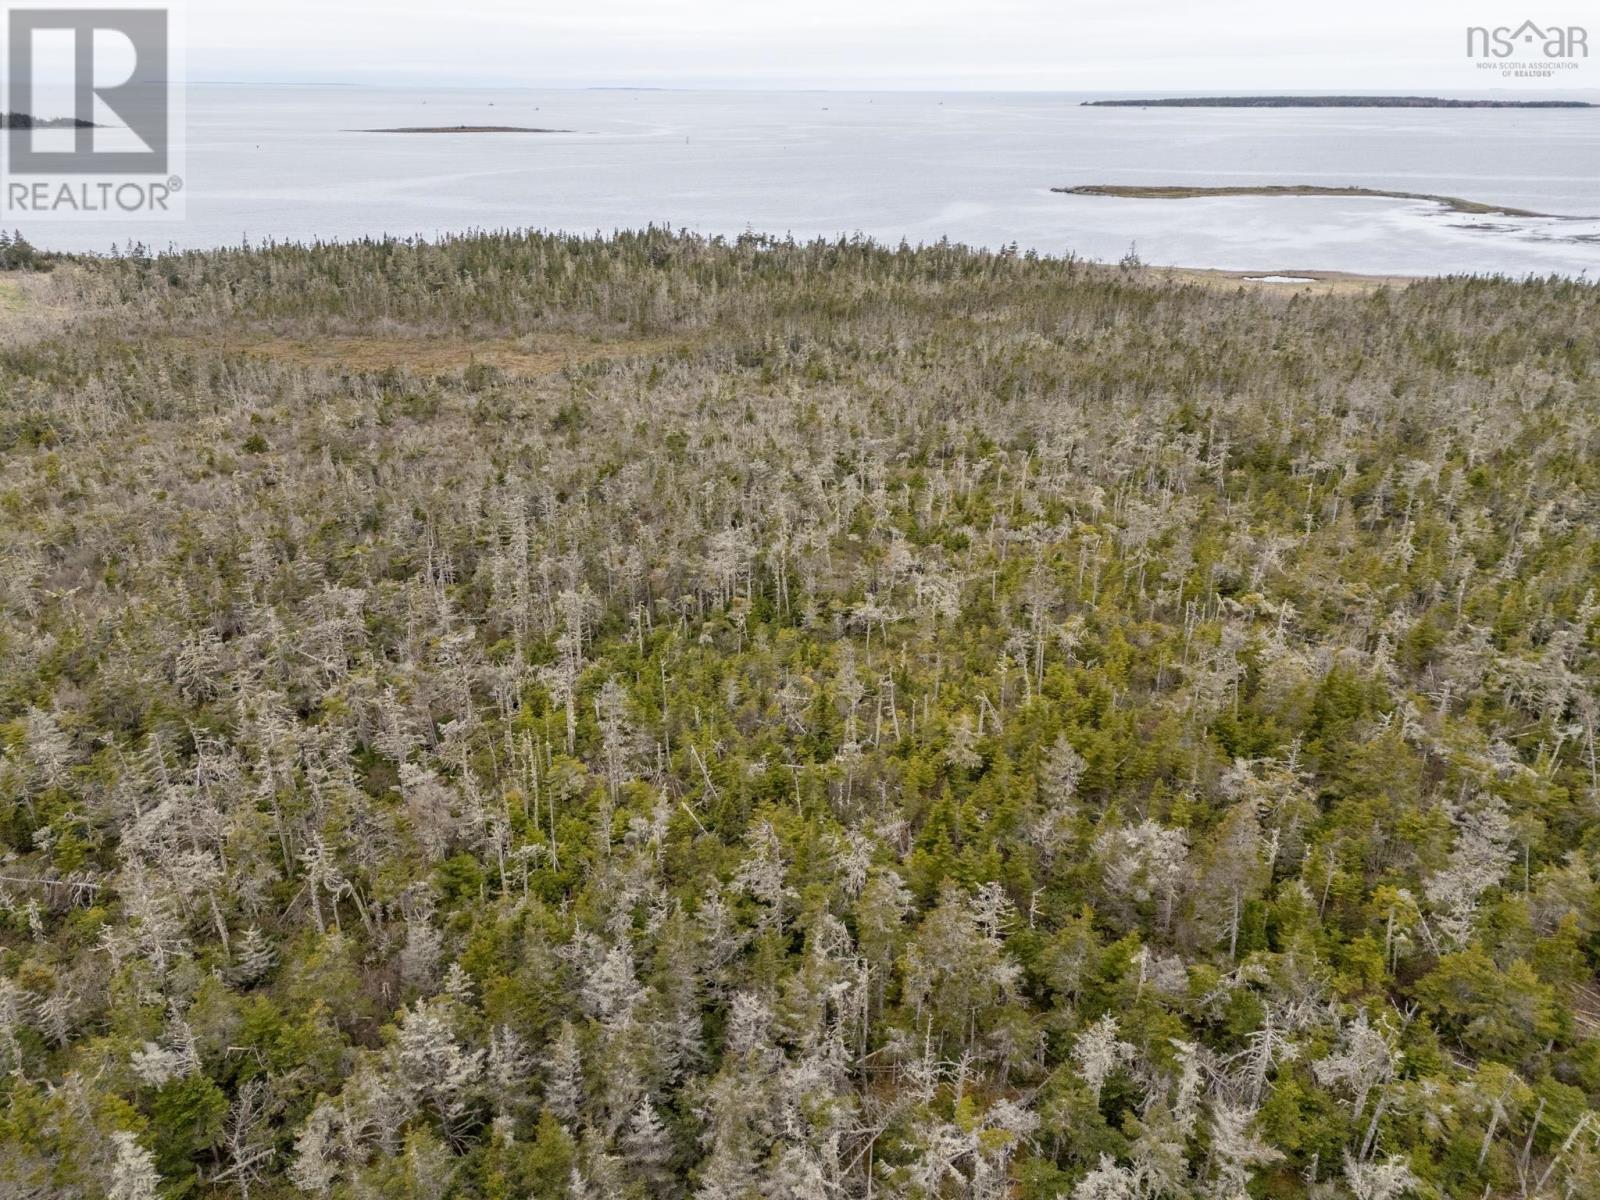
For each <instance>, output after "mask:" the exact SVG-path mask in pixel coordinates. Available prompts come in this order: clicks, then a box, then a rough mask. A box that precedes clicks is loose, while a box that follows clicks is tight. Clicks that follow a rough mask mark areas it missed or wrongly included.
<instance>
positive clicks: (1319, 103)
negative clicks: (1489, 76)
mask: <svg viewBox="0 0 1600 1200" xmlns="http://www.w3.org/2000/svg"><path fill="white" fill-rule="evenodd" d="M1083 107H1084V108H1594V107H1595V106H1594V105H1593V104H1590V103H1589V102H1588V101H1586V100H1448V99H1445V98H1444V97H1442V96H1167V97H1163V98H1161V99H1157V100H1085V101H1084V102H1083Z"/></svg>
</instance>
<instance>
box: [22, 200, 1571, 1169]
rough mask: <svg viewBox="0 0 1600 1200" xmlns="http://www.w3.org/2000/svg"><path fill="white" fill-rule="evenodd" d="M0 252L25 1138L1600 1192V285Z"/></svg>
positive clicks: (1053, 268)
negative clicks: (18, 306)
mask: <svg viewBox="0 0 1600 1200" xmlns="http://www.w3.org/2000/svg"><path fill="white" fill-rule="evenodd" d="M26 257H27V258H28V260H29V262H30V263H31V262H32V255H31V254H30V255H28V256H26ZM8 286H9V285H8ZM16 286H18V287H21V285H20V284H18V285H16ZM19 294H24V295H26V296H28V297H31V298H32V299H31V301H30V302H31V303H33V304H35V305H37V306H38V313H39V314H44V315H39V316H38V319H36V320H32V319H30V320H24V319H23V316H24V315H25V314H19V313H17V312H8V313H7V314H5V317H4V319H5V321H6V322H8V324H5V325H4V326H3V327H0V328H3V329H4V333H3V338H4V344H3V346H0V560H3V563H4V569H3V571H0V855H3V861H0V1194H3V1195H5V1196H7V1197H17V1198H27V1197H40V1198H44V1197H84V1198H95V1197H110V1198H112V1200H149V1198H152V1197H157V1196H161V1197H175V1198H176V1197H193V1198H201V1197H235V1196H238V1197H241V1198H244V1200H288V1198H290V1197H326V1198H330V1200H364V1198H367V1197H426V1198H430V1200H442V1198H444V1197H462V1198H464V1200H510V1198H519V1200H520V1198H525V1197H535V1198H541V1200H542V1198H549V1200H555V1198H558V1197H559V1198H562V1200H566V1198H573V1200H576V1198H580V1197H605V1198H611V1197H619V1198H632V1197H651V1198H655V1197H666V1198H669V1200H671V1198H680V1197H681V1198H685V1200H687V1198H691V1197H692V1198H695V1200H743V1198H750V1197H761V1198H769V1197H770V1198H775V1200H791V1198H792V1200H823V1198H826V1197H852V1198H853V1197H863V1198H864V1197H868V1196H871V1197H883V1198H886V1200H887V1198H891V1197H904V1198H906V1200H931V1198H934V1197H941V1198H943V1197H950V1198H955V1197H971V1198H974V1200H980V1198H986V1197H1016V1198H1018V1200H1056V1198H1058V1197H1061V1198H1066V1200H1189V1198H1194V1200H1201V1198H1214V1200H1238V1198H1239V1197H1256V1198H1266V1197H1281V1198H1285V1200H1287V1198H1294V1197H1307V1198H1312V1197H1315V1198H1321V1200H1398V1198H1400V1197H1403V1196H1413V1197H1419V1198H1443V1197H1452V1198H1453V1197H1474V1198H1476V1197H1480V1196H1498V1197H1512V1196H1516V1197H1583V1196H1595V1195H1600V1120H1597V1117H1596V1105H1597V1103H1600V987H1597V985H1596V965H1597V962H1600V891H1597V883H1596V877H1597V872H1600V768H1597V760H1596V743H1595V734H1596V730H1595V725H1596V704H1597V695H1600V689H1597V677H1600V653H1597V642H1596V638H1597V636H1600V546H1597V538H1600V432H1597V418H1600V357H1597V354H1600V290H1597V289H1596V288H1595V287H1594V286H1592V285H1588V284H1585V283H1581V282H1575V281H1570V280H1555V279H1551V280H1527V281H1523V282H1514V281H1509V280H1492V279H1472V278H1457V279H1441V280H1429V281H1421V282H1417V283H1414V284H1412V285H1410V286H1406V287H1378V288H1371V289H1366V290H1359V289H1353V290H1347V291H1339V292H1333V293H1329V294H1321V295H1306V294H1299V293H1295V292H1292V291H1291V292H1288V293H1283V292H1272V291H1270V290H1263V289H1259V288H1257V289H1248V288H1242V287H1241V288H1235V287H1231V286H1220V287H1219V286H1217V285H1216V284H1214V283H1201V282H1196V281H1193V280H1188V279H1184V278H1178V277H1169V276H1167V275H1165V274H1163V273H1162V272H1159V271H1154V270H1149V269H1139V268H1136V267H1134V266H1132V265H1129V266H1126V267H1124V268H1120V269H1119V268H1116V267H1105V266H1098V265H1093V264H1085V263H1082V262H1078V261H1074V260H1072V259H1070V258H1069V259H1062V260H1055V259H1037V258H1034V257H1033V256H1031V255H1019V254H1016V253H1014V252H1009V251H1003V252H999V253H985V252H977V251H971V250H966V249H963V248H960V247H956V246H950V245H936V246H930V247H924V248H920V249H910V248H906V247H901V248H899V249H892V248H885V247H879V246H874V245H871V244H868V243H864V242H859V241H840V242H826V243H813V244H805V245H799V244H794V243H788V242H777V241H772V240H768V239H762V238H757V237H746V238H741V239H738V240H736V241H726V242H725V241H721V240H707V239H703V238H699V237H694V236H689V235H678V234H671V233H669V232H666V231H662V230H648V231H642V232H637V233H623V234H617V235H615V236H613V237H609V238H603V239H600V238H578V237H560V236H553V235H541V234H533V233H493V234H491V233H484V234H476V235H472V236H466V237H459V238H453V239H448V240H445V241H441V242H406V241H392V240H387V241H365V242H358V243H352V244H344V245H319V246H294V245H278V246H266V247H259V248H244V249H237V250H219V251H208V252H203V253H182V254H165V255H152V254H150V253H147V252H145V251H144V250H142V249H140V248H137V247H135V248H133V249H132V250H130V252H128V253H127V254H124V255H122V256H119V257H116V258H112V259H106V260H96V261H89V260H84V261H74V262H63V263H58V264H55V269H54V270H52V271H50V272H48V273H30V274H29V275H28V280H27V286H26V288H25V289H23V291H22V292H21V293H19Z"/></svg>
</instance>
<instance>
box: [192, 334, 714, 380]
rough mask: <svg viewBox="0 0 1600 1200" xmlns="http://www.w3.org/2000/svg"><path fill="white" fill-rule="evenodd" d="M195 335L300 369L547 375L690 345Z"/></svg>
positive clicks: (547, 338) (673, 341)
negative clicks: (485, 369) (489, 370)
mask: <svg viewBox="0 0 1600 1200" xmlns="http://www.w3.org/2000/svg"><path fill="white" fill-rule="evenodd" d="M198 340H199V341H200V342H201V343H202V344H204V345H206V346H208V347H210V348H213V349H216V350H219V351H221V352H223V353H238V354H251V355H258V356H260V357H263V358H270V359H274V360H276V361H279V362H288V363H296V364H301V365H304V366H315V367H331V368H334V369H344V370H348V371H359V372H370V371H383V370H387V369H389V368H391V367H393V368H398V369H404V370H408V371H414V372H418V373H421V374H435V375H443V374H452V373H455V372H459V371H462V370H464V369H465V368H467V367H470V366H472V365H474V364H481V365H484V366H491V367H495V368H498V369H499V370H501V371H504V372H505V373H506V374H507V375H522V376H538V375H554V374H556V373H558V372H560V371H562V370H565V369H566V368H568V367H573V366H582V365H584V364H586V363H591V362H597V361H600V360H605V359H623V358H641V357H651V358H653V357H658V356H661V355H668V354H681V353H687V352H688V351H689V350H691V349H692V345H691V343H689V342H687V341H685V340H683V339H681V338H664V337H656V338H633V339H629V338H624V339H620V340H595V339H590V338H584V337H580V336H577V335H574V334H561V333H553V334H537V335H534V336H531V337H523V338H515V339H511V338H467V337H426V336H418V337H377V336H366V335H359V334H335V335H328V336H317V337H287V336H281V335H272V334H259V335H258V334H243V335H241V334H228V335H213V336H206V337H202V338H200V339H198Z"/></svg>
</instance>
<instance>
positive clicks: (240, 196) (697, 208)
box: [22, 84, 1600, 277]
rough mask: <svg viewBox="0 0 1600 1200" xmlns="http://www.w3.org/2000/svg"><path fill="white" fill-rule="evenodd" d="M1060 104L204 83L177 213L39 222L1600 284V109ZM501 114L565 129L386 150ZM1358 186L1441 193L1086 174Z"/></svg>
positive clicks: (83, 234) (37, 228)
mask: <svg viewBox="0 0 1600 1200" xmlns="http://www.w3.org/2000/svg"><path fill="white" fill-rule="evenodd" d="M1083 98H1084V97H1082V96H1076V95H1048V94H1016V93H1008V94H994V95H985V94H974V93H944V94H939V93H839V92H790V93H748V92H677V91H631V90H618V91H605V90H596V91H491V90H472V89H460V90H386V89H376V88H359V87H309V86H277V87H261V86H230V85H204V84H200V85H191V87H190V88H189V89H188V98H187V109H188V116H187V128H188V134H187V142H188V149H187V155H188V160H187V164H186V170H185V176H186V201H187V214H186V217H185V219H184V220H183V221H181V222H151V221H141V222H137V223H130V222H115V221H104V220H98V219H74V220H71V221H62V220H50V221H36V222H33V223H31V224H24V225H23V226H22V228H23V232H24V233H25V234H26V235H27V236H28V237H29V238H30V239H31V240H33V241H35V242H36V243H37V244H39V245H42V246H46V247H50V248H58V249H72V250H89V251H101V250H107V249H109V248H111V247H112V246H113V245H122V244H125V243H127V242H129V241H130V240H133V239H137V240H139V241H142V242H144V243H146V244H147V245H151V246H155V247H157V248H164V247H167V246H178V247H199V246H216V245H225V244H237V243H239V242H241V241H242V240H245V239H248V240H250V241H252V242H260V241H264V240H267V239H280V240H281V239H302V240H304V239H313V238H323V239H339V238H350V237H356V236H361V235H368V234H395V235H402V236H405V235H414V234H416V235H423V236H436V235H439V234H442V233H447V232H453V231H460V230H465V229H471V228H499V227H506V226H534V227H538V228H544V229H559V230H568V231H581V232H594V231H610V230H613V229H617V228H627V227H638V226H642V225H645V224H649V223H655V224H660V225H669V226H672V227H674V228H677V227H687V228H691V229H695V230H699V231H703V232H707V233H720V234H728V235H734V234H738V233H741V232H744V231H746V230H755V231H759V232H762V233H770V234H777V235H780V236H781V235H785V234H792V235H793V236H795V237H797V238H809V237H815V236H835V235H840V234H856V233H860V234H866V235H869V236H871V237H874V238H877V239H880V240H884V241H888V242H898V241H900V240H901V239H902V238H903V239H907V240H909V241H911V242H931V241H937V240H939V239H941V238H950V239H952V240H955V241H960V242H966V243H969V244H973V245H980V246H989V247H999V246H1003V245H1009V244H1012V243H1015V244H1016V245H1018V246H1019V247H1021V248H1023V249H1032V250H1036V251H1039V252H1040V253H1046V254H1054V255H1061V254H1066V253H1069V252H1070V253H1074V254H1077V255H1079V256H1080V257H1085V258H1095V259H1101V260H1106V261H1114V260H1116V259H1119V258H1121V257H1122V256H1123V254H1125V253H1126V252H1127V251H1128V250H1129V248H1130V247H1136V248H1137V253H1138V255H1139V257H1140V258H1141V259H1142V260H1144V261H1145V262H1148V263H1157V264H1174V265H1184V266H1201V267H1223V268H1230V269H1243V270H1252V271H1261V272H1293V271H1295V270H1306V269H1321V270H1345V271H1361V272H1376V273H1393V274H1432V273H1441V272H1485V273H1487V272H1496V273H1506V274H1512V275H1525V274H1530V273H1534V274H1546V273H1551V272H1560V273H1566V274H1573V275H1578V274H1584V273H1587V274H1588V275H1589V276H1591V277H1594V276H1600V109H1597V110H1507V109H1493V110H1488V109H1479V110H1447V109H1137V108H1086V107H1083V106H1082V105H1081V104H1080V101H1081V100H1082V99H1083ZM457 124H499V125H531V126H539V127H545V128H558V129H562V130H570V131H571V132H564V133H549V134H384V133H363V132H359V131H360V130H363V129H368V128H374V127H387V126H405V125H457ZM1092 183H1111V184H1145V185H1167V184H1171V185H1196V186H1200V185H1263V184H1317V185H1324V186H1343V185H1358V186H1362V187H1368V188H1383V189H1389V190H1397V191H1407V192H1426V193H1433V194H1443V195H1450V196H1459V197H1464V198H1467V199H1471V200H1481V201H1489V202H1494V203H1499V204H1506V205H1511V206H1514V207H1517V208H1524V209H1531V210H1536V211H1539V212H1544V213H1552V214H1564V215H1567V216H1570V217H1576V218H1583V217H1588V218H1592V219H1588V220H1554V219H1532V218H1520V219H1511V218H1503V217H1481V216H1478V217H1469V216H1463V215H1461V214H1456V213H1451V212H1448V211H1446V210H1444V209H1442V208H1440V207H1439V206H1437V205H1432V204H1429V203H1426V202H1422V201H1406V200H1388V199H1343V198H1340V199H1333V198H1303V197H1290V198H1257V197H1248V198H1215V199H1203V200H1130V199H1121V198H1108V197H1094V196H1067V195H1060V194H1055V193H1052V192H1051V190H1050V189H1051V188H1052V187H1057V186H1070V185H1077V184H1092Z"/></svg>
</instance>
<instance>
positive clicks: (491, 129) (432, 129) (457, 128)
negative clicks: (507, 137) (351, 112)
mask: <svg viewBox="0 0 1600 1200" xmlns="http://www.w3.org/2000/svg"><path fill="white" fill-rule="evenodd" d="M349 132H351V133H571V132H572V130H570V129H531V128H528V127H526V126H523V125H400V126H397V127H395V128H393V129H352V130H350V131H349Z"/></svg>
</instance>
